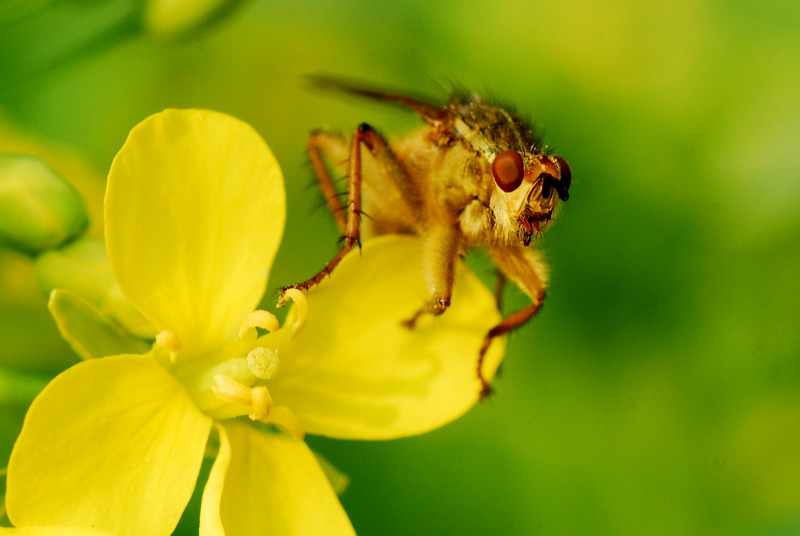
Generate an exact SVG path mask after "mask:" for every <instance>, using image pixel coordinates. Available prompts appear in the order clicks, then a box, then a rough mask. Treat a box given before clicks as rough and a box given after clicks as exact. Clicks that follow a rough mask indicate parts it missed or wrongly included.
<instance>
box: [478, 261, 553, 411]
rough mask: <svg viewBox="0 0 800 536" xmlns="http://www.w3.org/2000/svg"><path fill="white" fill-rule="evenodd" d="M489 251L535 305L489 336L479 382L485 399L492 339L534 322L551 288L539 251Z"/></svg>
mask: <svg viewBox="0 0 800 536" xmlns="http://www.w3.org/2000/svg"><path fill="white" fill-rule="evenodd" d="M488 249H489V254H491V256H492V258H494V262H495V263H496V265H497V268H498V269H499V270H500V273H501V276H504V277H505V278H508V279H510V280H511V281H513V282H514V284H516V285H517V286H518V287H519V288H520V290H522V291H523V292H524V293H525V294H526V295H527V296H528V297H529V298H530V299H531V304H530V305H528V306H527V307H523V308H522V309H520V310H519V311H516V312H514V313H511V314H510V315H508V316H507V317H505V318H504V319H503V320H502V321H501V322H500V323H499V324H498V325H496V326H495V327H493V328H492V329H490V330H489V333H487V334H486V338H484V340H483V346H481V350H480V353H479V354H478V378H480V380H481V385H482V389H481V398H483V397H486V396H488V395H489V394H490V393H491V387H490V385H489V382H487V381H486V378H484V376H483V360H484V358H485V356H486V351H487V350H488V349H489V345H490V344H491V342H492V339H494V338H495V337H499V336H500V335H503V334H505V333H508V332H509V331H512V330H515V329H517V328H518V327H520V326H521V325H522V324H524V323H525V322H527V321H528V320H530V318H531V317H533V315H535V314H536V312H537V311H538V310H539V309H540V308H541V306H542V302H543V301H544V297H545V288H546V286H547V269H546V267H545V265H544V263H543V262H542V260H541V257H540V255H539V252H538V251H536V250H533V249H531V248H527V247H521V246H490V247H489V248H488ZM498 302H499V299H498Z"/></svg>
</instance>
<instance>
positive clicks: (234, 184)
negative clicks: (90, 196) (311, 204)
mask: <svg viewBox="0 0 800 536" xmlns="http://www.w3.org/2000/svg"><path fill="white" fill-rule="evenodd" d="M105 218H106V242H107V246H108V255H109V259H110V261H111V266H112V269H113V271H114V274H115V277H116V279H117V281H118V283H119V286H120V288H121V289H122V291H123V292H124V293H125V295H126V296H127V297H128V299H129V300H130V301H131V302H132V303H133V304H134V305H136V306H137V307H138V308H139V309H140V310H141V311H142V312H143V313H144V314H145V315H146V316H148V317H149V318H150V320H152V321H153V323H154V324H155V325H156V326H157V327H158V329H159V330H165V329H168V330H170V331H172V332H174V333H176V334H177V335H178V337H179V338H180V340H181V341H182V344H183V348H184V356H188V355H193V354H197V353H200V352H203V351H205V350H209V349H212V348H214V347H216V346H218V345H219V344H220V343H221V342H222V341H225V340H228V339H229V338H232V337H235V336H236V333H237V330H238V328H239V326H240V324H241V322H242V319H243V318H244V317H245V316H246V315H247V314H248V313H250V312H251V311H252V310H253V309H254V308H255V306H256V304H257V303H258V301H259V299H260V298H261V295H262V294H263V292H264V287H265V285H266V279H267V276H268V272H269V269H270V266H271V264H272V260H273V258H274V256H275V253H276V251H277V249H278V244H279V242H280V238H281V235H282V233H283V224H284V219H285V195H284V190H283V178H282V175H281V171H280V168H279V167H278V164H277V162H276V161H275V157H274V156H273V155H272V153H271V152H270V150H269V148H268V147H267V145H266V144H265V143H264V141H263V140H262V139H261V138H260V137H259V135H258V134H257V133H256V132H255V131H254V130H253V129H252V128H251V127H250V126H249V125H247V124H245V123H243V122H241V121H239V120H237V119H234V118H233V117H230V116H227V115H224V114H221V113H217V112H209V111H204V110H166V111H164V112H161V113H159V114H155V115H153V116H151V117H149V118H147V119H145V120H144V121H143V122H142V123H140V124H139V125H138V126H136V127H135V128H134V129H133V130H132V131H131V133H130V135H129V136H128V140H127V141H126V142H125V145H124V146H123V147H122V149H121V150H120V152H119V153H118V154H117V156H116V158H115V159H114V163H113V164H112V165H111V171H110V173H109V176H108V187H107V190H106V200H105Z"/></svg>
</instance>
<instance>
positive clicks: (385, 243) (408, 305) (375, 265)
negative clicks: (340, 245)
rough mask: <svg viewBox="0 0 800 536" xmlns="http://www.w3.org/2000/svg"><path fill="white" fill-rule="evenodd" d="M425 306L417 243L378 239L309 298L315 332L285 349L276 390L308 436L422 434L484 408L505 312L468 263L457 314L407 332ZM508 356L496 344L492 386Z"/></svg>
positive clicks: (460, 273)
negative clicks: (482, 353) (490, 335)
mask: <svg viewBox="0 0 800 536" xmlns="http://www.w3.org/2000/svg"><path fill="white" fill-rule="evenodd" d="M425 298H426V291H425V282H424V280H423V276H422V255H421V241H420V240H419V239H418V238H413V237H408V236H385V237H380V238H377V239H374V240H370V241H368V242H367V243H366V244H364V250H363V252H362V253H361V254H360V255H359V253H358V252H357V251H356V252H353V253H351V254H350V255H348V256H347V257H345V259H344V260H343V261H342V263H341V264H340V265H339V267H338V268H337V269H336V271H335V272H334V274H333V277H332V278H330V279H329V280H327V281H325V282H324V283H323V284H322V285H320V287H319V289H318V290H316V291H312V292H311V293H310V294H309V297H308V302H309V313H310V314H309V320H308V325H307V326H306V328H305V329H304V330H303V331H302V332H301V333H300V334H299V335H298V337H297V338H296V340H295V342H294V343H292V344H291V345H290V346H288V347H287V348H285V349H283V350H282V351H281V354H280V358H281V372H280V374H278V376H277V377H276V378H275V379H274V380H273V381H272V382H270V384H269V389H270V392H271V393H272V397H273V400H274V401H275V404H280V405H283V406H287V407H289V408H291V409H292V411H294V412H295V413H296V414H297V415H298V417H300V420H301V421H302V422H303V424H304V426H305V428H306V431H307V432H309V433H313V434H322V435H327V436H332V437H340V438H351V439H388V438H394V437H401V436H407V435H412V434H419V433H422V432H425V431H428V430H431V429H433V428H437V427H439V426H442V425H443V424H445V423H447V422H449V421H452V420H453V419H456V418H457V417H459V416H461V415H462V414H463V413H464V412H466V411H467V410H468V409H469V408H470V407H471V406H472V405H473V404H474V403H475V402H476V401H477V400H478V395H479V392H480V382H479V380H478V377H477V373H476V367H477V359H478V352H479V349H480V347H481V344H482V342H483V338H484V336H485V335H486V333H487V332H488V331H489V329H491V328H492V327H493V326H495V325H496V324H497V323H498V322H499V321H500V314H499V312H498V311H497V307H496V304H495V300H494V296H493V295H492V293H491V292H489V290H488V289H487V288H486V287H485V286H484V285H483V284H482V283H481V282H480V281H479V280H478V278H477V277H476V276H475V274H473V273H472V272H471V271H470V270H469V269H468V268H466V266H464V265H463V264H461V263H459V265H458V270H457V275H456V282H455V287H454V291H453V299H452V306H451V307H450V308H449V309H448V310H447V311H446V312H445V313H444V314H442V315H441V316H439V317H436V318H433V317H431V316H430V315H425V316H423V317H421V318H420V320H419V321H418V322H417V325H416V327H415V328H414V329H413V330H408V329H406V328H404V327H402V326H401V322H402V321H403V320H405V319H408V318H409V317H411V316H412V315H413V314H414V312H415V311H417V310H418V309H419V308H420V307H421V306H422V305H423V303H424V302H425ZM504 350H505V341H504V340H503V339H498V340H495V341H494V342H493V343H492V345H491V346H490V348H489V352H488V354H487V356H486V360H485V364H484V374H485V375H486V376H487V379H490V378H491V377H492V376H493V375H494V373H495V371H496V370H497V367H498V366H499V364H500V360H501V359H502V356H503V352H504Z"/></svg>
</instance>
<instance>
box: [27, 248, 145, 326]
mask: <svg viewBox="0 0 800 536" xmlns="http://www.w3.org/2000/svg"><path fill="white" fill-rule="evenodd" d="M34 266H35V270H36V276H37V278H38V279H39V284H40V285H41V287H42V288H43V289H44V290H45V292H47V293H48V294H49V293H50V292H51V291H52V290H53V289H55V288H60V289H67V290H71V291H72V292H74V293H76V294H78V295H79V296H81V297H82V298H84V299H85V300H86V301H87V302H89V303H90V304H91V305H93V306H94V307H95V308H96V309H97V311H98V312H99V313H101V314H102V315H105V316H106V317H108V318H109V319H111V320H113V321H114V322H116V323H117V324H119V325H120V326H122V327H123V328H125V329H126V330H127V331H128V332H129V333H131V334H133V335H136V336H137V337H143V338H153V337H155V334H156V330H155V327H154V326H153V324H151V323H150V321H148V320H147V319H146V318H145V317H144V316H143V315H142V314H141V313H140V312H139V311H138V310H137V309H136V308H135V307H134V306H133V305H131V303H130V302H129V301H128V300H127V299H126V298H125V296H124V295H123V294H122V291H121V290H120V289H119V286H117V282H116V281H115V280H114V276H113V275H112V273H111V265H110V264H109V263H108V256H107V255H106V247H105V244H104V243H103V241H102V240H100V239H97V238H88V237H84V238H80V239H78V240H76V241H75V242H73V243H71V244H69V245H67V246H65V247H63V248H60V249H54V250H50V251H46V252H45V253H43V254H42V255H40V256H39V257H38V258H37V259H36V261H35V263H34Z"/></svg>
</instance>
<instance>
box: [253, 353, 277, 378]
mask: <svg viewBox="0 0 800 536" xmlns="http://www.w3.org/2000/svg"><path fill="white" fill-rule="evenodd" d="M247 368H248V369H250V372H252V373H253V374H254V375H255V376H256V377H257V378H261V379H262V380H271V379H272V378H274V377H275V375H276V374H277V373H278V370H279V368H280V361H278V351H277V350H273V349H271V348H262V347H261V346H258V347H257V348H255V349H253V350H251V351H250V353H249V354H247Z"/></svg>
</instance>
